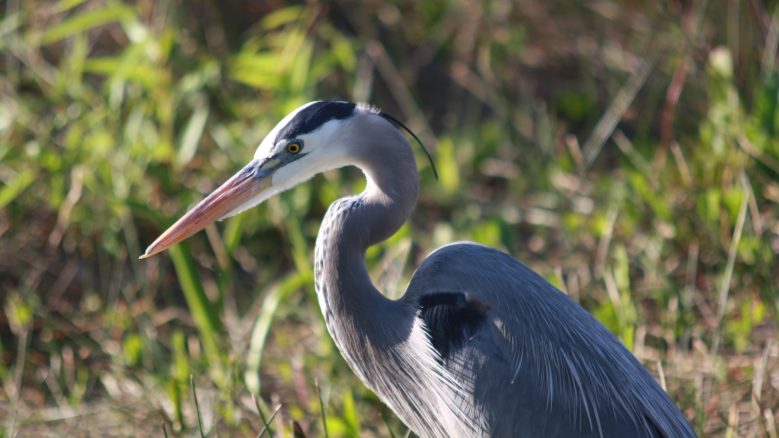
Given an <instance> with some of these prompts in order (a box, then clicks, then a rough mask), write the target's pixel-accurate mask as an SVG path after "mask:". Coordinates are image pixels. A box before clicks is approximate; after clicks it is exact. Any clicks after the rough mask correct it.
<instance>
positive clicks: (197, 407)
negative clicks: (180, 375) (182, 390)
mask: <svg viewBox="0 0 779 438" xmlns="http://www.w3.org/2000/svg"><path fill="white" fill-rule="evenodd" d="M189 386H190V387H191V388H192V398H193V399H194V400H195V412H196V413H197V430H198V432H200V438H206V434H205V432H204V431H203V416H202V415H201V414H200V402H198V400H197V390H196V389H195V378H194V377H193V376H192V375H191V374H190V376H189Z"/></svg>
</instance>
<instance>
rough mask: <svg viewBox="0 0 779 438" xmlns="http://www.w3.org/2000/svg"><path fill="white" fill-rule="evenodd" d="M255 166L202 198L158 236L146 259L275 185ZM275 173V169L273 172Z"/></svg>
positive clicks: (144, 255) (241, 171)
mask: <svg viewBox="0 0 779 438" xmlns="http://www.w3.org/2000/svg"><path fill="white" fill-rule="evenodd" d="M253 169H254V166H252V164H250V165H249V166H247V167H245V168H243V169H242V170H240V171H239V172H238V173H236V174H235V175H233V176H232V177H231V178H230V179H228V180H227V181H226V182H225V183H224V184H222V185H221V186H220V187H219V188H217V189H216V190H214V191H213V192H212V193H211V194H210V195H208V196H206V198H205V199H203V200H202V201H200V203H199V204H197V205H196V206H195V207H194V208H193V209H192V210H190V211H188V212H187V214H185V215H184V216H182V217H181V218H180V219H179V220H178V221H176V223H175V224H173V225H172V226H171V227H170V228H168V229H167V230H166V231H165V232H164V233H162V235H160V237H158V238H157V240H155V241H154V242H153V243H152V244H151V245H149V247H148V248H146V252H145V253H144V254H143V255H142V256H141V257H140V258H141V259H145V258H147V257H151V256H153V255H154V254H157V253H159V252H162V251H165V250H166V249H168V248H170V247H171V246H173V245H175V244H176V243H178V242H181V241H182V240H184V239H186V238H188V237H190V236H191V235H193V234H195V233H197V232H198V231H200V230H202V229H203V228H205V227H206V226H207V225H208V224H210V223H212V222H214V221H216V220H218V219H221V218H223V217H225V216H229V215H230V213H231V212H233V211H235V210H236V209H238V208H240V207H241V206H243V205H244V204H246V203H247V202H249V201H250V200H251V199H252V198H254V197H255V196H257V195H258V194H259V193H260V192H262V191H264V190H266V189H268V188H269V187H270V186H271V178H270V174H265V175H263V176H257V174H256V173H255V172H254V171H253ZM271 173H272V172H271Z"/></svg>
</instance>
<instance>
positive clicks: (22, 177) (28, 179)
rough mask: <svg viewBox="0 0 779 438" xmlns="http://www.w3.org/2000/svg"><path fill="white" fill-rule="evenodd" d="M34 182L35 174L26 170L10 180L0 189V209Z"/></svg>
mask: <svg viewBox="0 0 779 438" xmlns="http://www.w3.org/2000/svg"><path fill="white" fill-rule="evenodd" d="M34 181H35V174H34V173H33V172H32V171H29V170H26V171H24V172H22V173H20V174H18V175H16V177H15V178H14V179H13V180H11V182H10V183H8V184H7V185H6V186H5V187H3V188H2V189H0V208H5V206H6V205H8V204H10V203H11V202H13V200H14V199H16V198H17V197H18V196H19V195H20V194H21V193H22V192H23V191H24V189H26V188H27V187H29V186H30V184H32V183H33V182H34Z"/></svg>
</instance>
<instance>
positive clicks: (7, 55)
mask: <svg viewBox="0 0 779 438" xmlns="http://www.w3.org/2000/svg"><path fill="white" fill-rule="evenodd" d="M521 3H522V4H516V5H514V4H507V6H506V7H507V8H509V9H510V11H503V10H502V9H500V8H498V7H497V6H495V5H492V4H491V3H481V2H473V4H467V5H466V4H461V3H457V2H449V1H442V2H436V3H431V2H422V3H421V4H419V5H407V4H394V3H391V2H390V3H385V4H381V5H378V4H377V5H366V6H364V8H366V9H363V8H362V7H360V8H358V7H354V6H353V5H349V4H344V3H341V2H337V3H335V4H333V5H330V4H325V3H322V4H319V3H307V4H306V5H305V6H290V7H282V8H279V9H275V10H272V11H269V10H256V9H252V8H250V7H248V6H246V8H247V9H246V10H242V9H240V8H239V10H231V9H229V8H227V7H225V8H224V9H219V8H217V6H216V4H213V5H212V4H208V5H209V6H207V8H211V7H214V8H217V9H218V11H217V12H219V14H217V13H216V12H215V11H210V10H198V9H197V8H195V7H194V6H192V8H190V7H189V6H185V5H179V4H176V3H171V2H164V1H163V2H138V3H134V4H125V3H121V2H113V1H106V2H101V1H94V2H91V1H87V2H82V1H62V2H10V3H9V5H7V7H6V8H5V11H4V13H5V15H4V16H3V17H2V19H0V65H2V69H0V291H1V292H2V293H0V306H2V307H1V309H2V310H1V311H0V418H2V419H3V429H2V431H3V432H0V436H16V435H17V434H18V435H19V436H28V435H29V436H37V435H47V434H48V435H61V433H62V432H63V431H64V432H66V433H68V434H72V435H79V434H90V435H101V436H102V435H125V434H127V435H142V436H147V435H153V436H159V435H168V436H179V435H185V436H193V435H201V434H202V435H205V436H216V435H219V436H221V435H228V436H229V435H238V436H257V435H258V434H259V435H260V436H262V435H265V436H268V435H270V434H275V435H279V436H292V435H293V430H294V427H295V426H293V424H297V425H298V427H299V428H300V430H303V431H305V432H306V433H307V434H308V435H309V436H325V434H326V433H327V434H328V435H329V436H333V437H357V436H397V437H401V436H405V434H406V432H407V429H406V428H405V427H404V426H403V425H402V424H401V423H400V421H399V420H397V419H396V418H395V417H394V416H393V415H392V413H391V412H390V411H389V410H388V409H387V408H386V407H384V406H383V405H382V404H381V403H380V402H379V401H378V400H377V399H376V397H375V396H374V395H373V394H371V393H370V392H369V391H368V390H367V389H366V388H365V387H364V386H363V385H361V384H360V383H359V382H358V381H357V379H356V377H355V376H354V375H353V374H352V373H351V371H350V370H349V369H348V367H347V366H346V364H345V363H344V361H343V360H342V359H341V357H340V355H339V354H338V352H337V351H336V349H335V346H334V345H333V343H332V342H331V341H330V339H329V337H328V335H327V331H326V329H325V327H324V324H323V322H322V318H321V315H320V312H319V309H318V305H317V302H316V298H315V295H314V290H313V280H312V277H313V273H312V268H311V260H312V250H313V244H314V239H315V236H316V233H317V230H318V225H319V221H320V220H321V217H322V215H323V214H324V211H325V209H326V208H327V206H328V205H329V204H330V202H332V201H334V200H335V199H337V198H338V197H340V196H344V195H346V194H350V193H354V192H356V191H359V190H361V189H362V187H363V184H364V183H363V182H362V177H361V175H360V174H359V172H356V171H353V170H343V171H337V172H330V173H328V174H326V175H324V176H320V177H317V178H316V179H315V180H313V181H312V182H310V183H309V184H307V185H304V186H302V187H299V188H297V189H295V190H293V191H291V192H289V193H286V194H284V195H282V196H281V197H279V198H278V199H274V200H271V201H269V202H268V203H266V204H265V205H263V206H260V207H258V208H257V209H255V210H252V211H250V212H247V213H244V214H242V215H240V216H238V217H235V218H231V219H229V220H227V221H225V222H224V223H220V224H217V225H216V226H212V227H209V228H208V229H207V230H206V231H205V232H203V233H200V234H199V235H197V236H195V237H193V238H192V239H190V240H189V241H187V242H186V243H185V244H182V245H180V246H178V247H176V248H173V249H172V250H171V251H169V252H168V253H166V254H163V255H160V256H156V257H153V258H151V259H149V260H148V261H145V262H140V261H138V260H137V258H138V256H139V255H140V254H141V253H142V250H143V248H144V247H145V246H146V245H147V244H148V243H149V242H151V241H152V240H153V239H154V237H156V235H158V233H159V232H160V231H162V230H163V229H165V228H166V227H167V226H168V225H169V224H170V223H172V221H173V220H175V218H177V217H178V216H179V215H180V214H181V213H182V212H183V211H184V210H186V209H187V208H188V207H191V206H192V205H194V203H195V202H196V201H198V200H199V199H201V198H202V197H203V195H204V194H205V193H207V192H208V191H210V190H211V189H213V188H214V187H216V186H217V185H218V184H219V183H221V182H222V181H223V180H224V179H225V178H227V177H228V176H229V175H231V174H233V173H234V172H235V171H236V170H237V169H239V168H240V167H241V166H242V165H243V164H244V163H245V162H246V161H248V160H249V159H250V157H251V155H252V153H253V148H254V147H255V146H256V145H257V144H258V143H259V141H260V140H261V138H262V136H263V135H264V134H265V133H266V132H267V131H268V130H269V129H270V128H271V127H272V126H273V124H274V123H276V121H277V120H279V119H280V118H281V117H283V116H284V115H285V114H286V113H287V112H288V111H290V110H291V109H293V108H295V107H296V106H298V105H300V104H301V103H304V102H306V101H309V100H312V99H316V98H329V97H346V98H353V99H368V100H370V101H371V102H372V103H375V104H379V105H382V106H384V107H385V108H386V109H387V110H388V111H390V112H391V113H392V114H395V115H396V116H397V117H399V118H401V119H403V120H404V121H407V122H408V124H409V125H410V126H411V127H412V128H413V129H414V130H416V131H417V132H418V133H419V134H420V136H421V137H422V138H423V140H424V141H425V142H426V143H427V144H428V146H433V147H434V148H435V154H436V158H437V167H438V170H439V173H440V180H439V181H436V180H435V179H434V178H433V176H432V172H431V170H430V167H429V165H428V164H427V162H426V159H425V158H424V156H423V155H422V154H421V152H420V154H419V160H418V163H419V168H420V178H421V182H422V192H421V194H420V203H419V207H418V209H417V211H416V213H415V214H414V215H413V217H412V219H411V222H410V224H408V225H407V226H405V227H403V228H402V229H401V231H400V232H399V233H398V234H397V235H396V236H393V238H392V239H390V240H389V241H388V242H387V243H385V244H382V245H380V246H379V247H378V248H372V249H371V250H370V251H369V253H368V256H367V257H368V265H369V269H370V271H371V273H372V275H373V277H374V279H375V281H376V282H377V284H378V285H379V286H380V288H381V289H382V290H386V291H387V292H388V295H390V296H398V295H399V294H400V293H402V291H403V289H404V287H405V284H406V282H407V281H408V278H409V277H410V275H411V273H412V272H413V269H414V267H415V266H417V265H418V264H419V262H420V261H421V260H422V259H423V258H424V257H425V256H426V255H427V254H428V253H429V252H430V251H432V250H433V249H434V248H436V247H438V246H440V245H442V244H446V243H449V242H452V241H455V240H461V239H470V240H476V241H479V242H482V243H485V244H488V245H491V246H495V247H498V248H501V249H503V250H505V251H508V252H510V253H511V254H513V255H515V256H517V257H518V258H520V259H521V260H523V261H524V262H525V263H527V264H528V265H530V266H531V267H533V268H534V269H535V270H537V271H538V272H539V273H541V274H542V275H544V277H546V278H548V279H549V280H550V281H552V282H553V283H554V284H556V285H557V286H559V287H560V288H561V289H563V290H565V291H566V292H567V293H568V294H569V295H571V296H572V297H573V298H574V299H576V300H577V301H579V302H580V303H581V304H582V305H583V306H584V307H585V308H586V309H588V310H589V311H591V312H592V313H593V314H594V315H595V316H596V317H597V318H598V319H599V320H600V321H601V322H603V323H604V324H605V325H606V326H607V327H608V328H609V329H610V330H611V331H612V332H614V333H615V334H616V335H617V336H618V337H619V338H620V339H621V340H622V341H623V342H624V343H625V344H626V345H627V346H628V347H629V348H631V350H632V351H634V352H635V353H636V355H637V356H638V357H639V359H641V360H642V361H643V362H644V364H645V365H646V366H647V368H648V369H649V370H650V371H652V372H653V373H655V374H656V375H659V374H660V370H662V375H663V377H664V379H663V380H664V382H665V383H666V387H667V390H668V392H669V393H670V394H671V396H672V398H673V399H674V400H676V401H677V403H678V405H679V406H680V408H681V409H682V410H683V412H684V413H685V415H686V416H687V417H688V418H689V419H690V421H691V423H692V424H693V425H694V426H695V428H696V430H697V431H698V432H699V433H700V434H701V435H702V436H769V437H776V436H777V432H776V419H777V418H779V384H778V383H777V382H779V374H778V372H777V369H779V342H777V340H776V338H777V336H776V335H777V321H779V317H778V316H777V310H779V289H778V287H777V285H778V284H779V273H777V269H776V267H777V257H776V255H777V253H779V205H778V204H779V183H778V182H777V181H779V141H777V126H779V97H777V96H779V92H778V90H779V70H777V68H776V59H775V58H776V47H775V45H776V42H775V40H776V38H775V34H776V29H777V28H779V21H777V19H776V15H775V13H774V10H773V8H774V7H775V6H774V5H766V6H765V7H766V9H765V10H763V11H758V12H754V11H753V12H750V11H751V10H747V9H748V8H747V7H746V6H744V5H741V3H738V2H736V3H734V5H735V4H738V5H741V6H728V8H730V9H728V11H729V13H728V14H721V13H719V11H718V10H716V7H715V6H714V5H711V6H709V8H708V9H707V8H706V7H703V6H700V5H699V4H698V3H696V5H697V6H694V7H691V8H690V9H683V8H682V9H679V10H671V11H670V12H668V11H666V10H665V8H664V7H662V6H652V5H645V8H644V9H638V8H631V7H629V6H624V5H619V4H617V3H614V4H612V3H609V2H605V3H604V2H600V3H598V4H597V5H580V4H578V3H576V2H570V4H569V3H560V4H559V5H557V6H554V7H553V6H549V5H547V4H546V3H544V2H521ZM703 3H705V2H702V4H703ZM742 3H743V2H742ZM204 5H205V4H204ZM201 6H202V5H201ZM704 6H705V4H704ZM203 7H206V6H203ZM263 7H265V6H263ZM372 8H373V9H372ZM679 8H681V6H680V7H679ZM407 9H408V10H407ZM671 9H673V8H671ZM755 14H757V15H759V16H757V15H755ZM247 17H251V20H249V19H248V18H247ZM472 17H475V18H473V19H471V18H472ZM682 17H684V18H682ZM755 17H757V18H755ZM247 20H248V21H251V22H248V21H247ZM698 21H700V22H701V23H702V27H695V25H694V24H695V23H697V22H698ZM232 23H236V24H235V25H234V26H233V25H232ZM469 23H470V24H469ZM474 23H475V24H474ZM469 26H470V27H469ZM701 29H703V30H705V31H703V30H701ZM771 32H773V33H771ZM734 35H735V36H734ZM771 35H773V37H771ZM736 36H737V37H736ZM771 38H774V39H771ZM772 41H773V43H772ZM771 44H773V45H771ZM647 68H648V69H649V70H648V71H647V70H643V69H647ZM675 89H676V90H677V91H679V95H678V98H674V95H675V94H674V90H675ZM633 98H634V99H633ZM666 115H668V117H666ZM598 127H602V128H601V129H603V131H602V132H601V131H599V128H598ZM580 145H582V146H580ZM316 382H319V384H318V385H317V384H316ZM750 434H751V435H750Z"/></svg>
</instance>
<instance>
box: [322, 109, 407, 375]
mask: <svg viewBox="0 0 779 438" xmlns="http://www.w3.org/2000/svg"><path fill="white" fill-rule="evenodd" d="M354 117H355V120H353V121H352V123H350V124H349V125H347V126H345V127H344V128H343V129H345V130H346V131H345V133H344V136H343V138H349V139H350V148H351V149H350V151H349V155H350V157H352V158H353V162H354V164H355V165H356V166H357V167H359V168H360V169H362V171H363V172H364V173H365V175H366V178H367V180H368V183H367V186H366V188H365V191H363V192H362V193H361V194H360V195H357V196H353V197H348V198H343V199H339V200H338V201H336V202H334V203H333V204H332V205H331V206H330V208H329V209H328V211H327V214H326V215H325V218H324V220H323V222H322V225H321V228H320V230H319V236H318V239H317V244H316V260H315V278H316V289H317V296H318V297H319V304H320V307H321V308H322V313H323V314H324V317H325V322H326V324H327V327H328V330H329V331H330V334H331V335H332V337H333V339H334V340H335V342H336V345H337V346H338V347H339V349H340V350H341V352H342V353H343V354H344V356H345V357H346V359H347V361H348V362H350V365H352V368H356V367H357V363H364V360H365V359H367V358H364V357H363V358H360V360H354V358H355V355H365V354H368V355H372V353H371V352H370V351H369V350H379V351H380V350H382V349H381V348H378V349H374V348H372V347H374V346H376V347H378V345H377V343H378V342H381V343H382V344H383V345H382V346H381V347H382V348H385V349H386V348H387V347H390V348H391V345H387V344H394V343H397V342H400V341H402V340H403V339H404V338H405V337H406V336H408V333H409V332H410V330H411V327H410V326H409V327H402V325H403V322H406V323H407V324H410V323H411V321H412V320H413V318H412V317H411V316H413V312H415V311H416V309H410V308H406V306H405V305H403V304H401V303H400V302H394V301H391V300H389V299H387V298H386V297H384V296H383V295H382V294H381V293H380V292H379V291H378V290H377V289H376V288H375V287H374V286H373V284H372V282H371V279H370V277H369V276H368V272H367V269H366V267H365V259H364V257H365V250H366V249H367V248H368V247H369V246H371V245H374V244H376V243H379V242H381V241H384V240H386V239H387V238H389V237H390V236H392V235H393V234H394V233H395V232H396V231H397V230H398V229H399V228H400V227H401V226H402V225H403V223H404V222H405V221H406V219H407V218H408V216H409V215H410V214H411V212H412V210H413V208H414V206H415V204H416V200H417V194H418V190H419V182H418V176H417V170H416V163H415V160H414V155H413V153H412V151H411V147H410V145H409V144H408V142H407V141H406V140H405V139H404V138H403V136H402V135H401V134H400V132H399V131H398V130H397V129H395V127H393V126H392V125H390V123H389V122H387V121H386V120H384V119H382V118H380V117H378V116H376V115H375V114H368V113H363V114H357V115H355V116H354ZM349 130H351V132H350V131H349ZM357 131H359V132H357ZM379 339H381V340H380V341H379ZM374 359H375V358H374ZM355 371H357V372H358V374H360V373H361V371H360V370H357V369H355ZM360 377H363V380H365V378H364V377H365V376H364V375H362V376H360Z"/></svg>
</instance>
